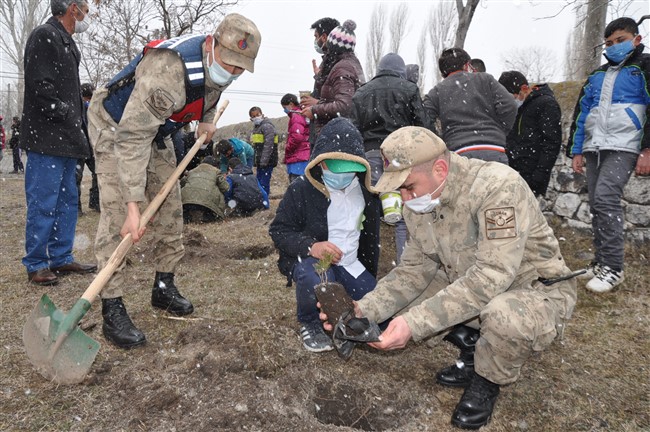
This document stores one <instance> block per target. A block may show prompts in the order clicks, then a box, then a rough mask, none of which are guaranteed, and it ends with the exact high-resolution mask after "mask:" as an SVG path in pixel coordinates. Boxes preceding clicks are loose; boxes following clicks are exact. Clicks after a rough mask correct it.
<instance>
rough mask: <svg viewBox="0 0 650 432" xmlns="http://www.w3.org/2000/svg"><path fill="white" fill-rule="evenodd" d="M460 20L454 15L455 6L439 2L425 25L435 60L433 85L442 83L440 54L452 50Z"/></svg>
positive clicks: (432, 9) (431, 11) (433, 7)
mask: <svg viewBox="0 0 650 432" xmlns="http://www.w3.org/2000/svg"><path fill="white" fill-rule="evenodd" d="M457 26H458V18H457V16H456V14H455V13H454V6H453V4H452V3H449V2H439V3H437V4H435V5H434V6H432V7H431V10H430V11H429V18H428V20H427V22H426V23H425V28H426V29H428V35H429V45H430V46H431V54H432V56H431V57H432V58H433V64H434V66H433V74H432V75H433V85H436V83H438V82H440V80H441V79H442V76H441V75H440V70H439V69H438V59H439V58H440V54H441V53H442V51H444V50H445V49H447V48H452V47H453V46H455V45H453V44H454V39H455V37H456V29H457Z"/></svg>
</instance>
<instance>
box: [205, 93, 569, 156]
mask: <svg viewBox="0 0 650 432" xmlns="http://www.w3.org/2000/svg"><path fill="white" fill-rule="evenodd" d="M549 86H550V87H551V88H552V89H553V92H554V93H555V97H556V98H557V100H558V103H559V104H560V108H561V109H562V129H563V130H564V131H565V133H568V131H569V127H570V125H571V120H572V118H573V108H574V107H575V104H576V101H577V99H578V94H579V93H580V87H581V86H582V82H578V81H566V82H561V83H549ZM271 122H272V123H273V124H274V125H275V130H276V131H277V133H278V135H279V136H280V143H281V144H280V151H281V152H282V151H283V150H284V145H283V143H284V142H285V141H286V134H287V127H288V125H289V117H288V116H284V117H279V118H272V119H271ZM252 130H253V123H251V122H250V121H247V122H243V123H235V124H231V125H228V126H223V127H220V128H219V129H218V130H217V133H216V139H215V141H218V140H221V139H227V138H231V137H237V138H239V139H242V140H244V141H247V142H249V141H250V135H251V131H252ZM564 141H565V140H563V142H564Z"/></svg>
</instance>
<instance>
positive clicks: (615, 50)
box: [605, 39, 634, 63]
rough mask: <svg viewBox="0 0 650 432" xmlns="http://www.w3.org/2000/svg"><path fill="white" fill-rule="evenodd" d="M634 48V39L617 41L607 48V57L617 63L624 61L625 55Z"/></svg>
mask: <svg viewBox="0 0 650 432" xmlns="http://www.w3.org/2000/svg"><path fill="white" fill-rule="evenodd" d="M633 49H634V44H633V43H632V39H630V40H626V41H625V42H621V43H617V44H616V45H612V46H608V47H607V48H605V53H606V54H607V58H608V59H610V60H611V61H613V62H615V63H620V62H622V61H623V60H624V59H625V57H626V56H627V55H628V54H629V53H630V52H631V51H632V50H633Z"/></svg>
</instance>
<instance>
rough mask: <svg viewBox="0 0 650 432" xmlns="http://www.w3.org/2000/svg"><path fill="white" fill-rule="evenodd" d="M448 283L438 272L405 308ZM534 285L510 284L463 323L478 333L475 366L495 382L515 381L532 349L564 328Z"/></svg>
mask: <svg viewBox="0 0 650 432" xmlns="http://www.w3.org/2000/svg"><path fill="white" fill-rule="evenodd" d="M558 283H575V281H564V282H558ZM448 284H449V281H448V280H447V278H446V277H445V275H444V273H442V274H441V272H438V274H437V275H436V277H434V279H433V281H432V282H431V284H429V286H428V287H427V289H426V290H425V291H424V292H423V293H422V294H421V295H420V296H419V297H418V298H417V299H416V300H414V301H413V302H412V303H411V304H410V305H409V306H408V309H410V308H412V307H414V306H417V305H418V304H420V303H422V302H424V301H425V300H426V299H428V298H430V297H432V296H433V295H435V294H436V293H437V292H438V291H440V290H442V289H443V288H445V287H446V286H447V285H448ZM537 284H540V285H541V283H540V282H537V281H535V282H534V283H533V284H532V285H528V286H517V287H511V289H510V290H509V291H506V292H504V293H501V294H499V295H497V296H496V297H494V298H493V299H492V300H490V302H489V303H488V304H487V305H486V306H485V307H484V308H483V309H482V310H481V312H480V314H479V316H478V317H476V318H475V319H472V320H470V321H468V322H466V323H464V324H465V325H467V326H469V327H473V328H475V329H478V330H480V332H481V337H480V338H479V340H478V342H477V343H476V351H475V353H474V369H475V370H476V371H477V372H478V374H479V375H481V376H483V377H485V378H487V379H489V380H490V381H492V382H494V383H497V384H501V385H503V384H510V383H512V382H515V381H516V380H517V379H518V378H519V374H520V371H521V367H522V366H523V365H524V363H525V362H526V360H528V358H529V357H530V356H531V355H532V354H533V353H534V352H539V351H543V350H545V349H546V348H548V347H549V346H550V345H551V343H552V342H553V340H554V339H555V338H556V337H557V336H558V333H559V332H562V330H563V325H564V323H563V320H562V318H561V317H560V313H559V310H558V308H557V307H556V304H555V302H554V301H553V300H552V299H550V298H549V297H548V296H547V295H546V294H545V293H544V290H543V289H539V288H540V286H538V285H537ZM533 285H535V286H533ZM408 309H407V310H408ZM405 311H406V310H405ZM449 330H451V329H449ZM447 333H448V332H447V331H446V332H443V333H440V334H437V335H435V336H433V337H431V338H429V339H428V340H427V344H428V345H430V346H431V345H435V344H437V343H439V342H440V341H441V340H442V339H443V338H444V336H446V334H447Z"/></svg>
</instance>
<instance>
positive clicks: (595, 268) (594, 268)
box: [576, 261, 601, 280]
mask: <svg viewBox="0 0 650 432" xmlns="http://www.w3.org/2000/svg"><path fill="white" fill-rule="evenodd" d="M600 269H601V266H600V264H598V263H597V262H596V261H592V262H591V263H590V264H589V265H588V266H587V267H585V270H587V272H586V273H583V274H581V275H578V276H576V277H577V278H578V279H580V280H590V279H593V278H595V277H596V275H598V274H599V273H600Z"/></svg>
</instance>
